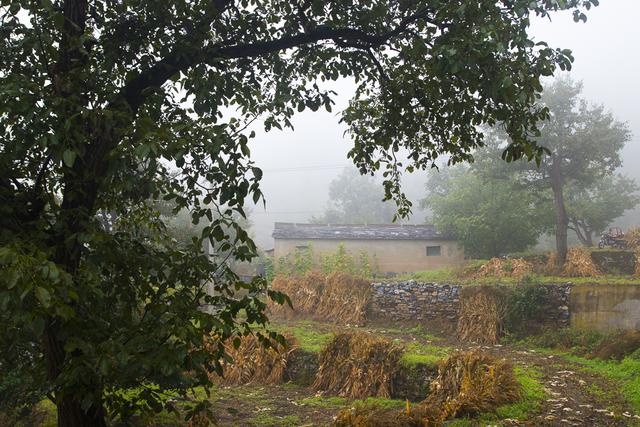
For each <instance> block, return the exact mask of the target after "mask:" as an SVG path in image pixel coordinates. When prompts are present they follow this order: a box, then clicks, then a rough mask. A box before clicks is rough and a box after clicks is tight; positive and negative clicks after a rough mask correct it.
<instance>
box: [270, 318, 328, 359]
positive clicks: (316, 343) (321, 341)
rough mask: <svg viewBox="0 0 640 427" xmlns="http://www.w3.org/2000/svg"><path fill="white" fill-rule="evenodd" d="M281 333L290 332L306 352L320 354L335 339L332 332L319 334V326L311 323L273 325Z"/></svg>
mask: <svg viewBox="0 0 640 427" xmlns="http://www.w3.org/2000/svg"><path fill="white" fill-rule="evenodd" d="M272 328H273V329H275V330H277V331H278V332H280V333H285V332H290V333H292V334H293V336H294V337H295V338H296V340H298V345H299V346H300V348H301V349H303V350H305V351H310V352H312V353H318V352H320V351H321V350H322V349H323V348H324V346H325V345H326V344H327V343H328V342H329V341H330V340H331V338H333V333H331V332H319V331H318V330H317V328H318V325H317V324H315V323H314V322H310V321H300V322H296V324H295V325H277V324H274V325H272Z"/></svg>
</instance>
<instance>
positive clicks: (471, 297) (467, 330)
mask: <svg viewBox="0 0 640 427" xmlns="http://www.w3.org/2000/svg"><path fill="white" fill-rule="evenodd" d="M506 297H507V295H506V291H505V290H504V289H503V288H501V287H498V286H467V287H463V288H462V290H461V291H460V311H459V315H458V326H457V335H458V339H460V340H462V341H471V342H476V343H480V344H497V343H498V342H499V341H500V337H501V336H502V333H503V331H504V318H505V313H506Z"/></svg>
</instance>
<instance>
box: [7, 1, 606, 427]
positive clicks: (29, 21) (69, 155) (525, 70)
mask: <svg viewBox="0 0 640 427" xmlns="http://www.w3.org/2000/svg"><path fill="white" fill-rule="evenodd" d="M592 4H597V1H596V0H568V1H562V2H559V1H550V0H544V1H537V2H531V1H530V0H510V1H506V0H505V1H495V0H481V1H475V2H448V1H438V0H436V1H413V2H407V1H381V0H373V1H370V2H364V3H354V2H352V1H344V0H336V1H327V2H322V1H301V2H291V1H289V0H269V1H267V0H248V1H231V0H189V1H187V0H176V1H171V2H167V1H165V0H162V1H161V0H144V1H142V0H122V1H107V0H93V1H91V2H89V1H88V0H42V1H19V0H3V1H2V2H0V17H1V18H0V19H1V22H0V34H2V37H0V58H2V61H0V170H2V175H1V176H0V265H1V267H2V274H0V308H1V310H0V322H1V323H2V324H3V328H2V329H1V330H0V344H1V345H2V346H3V347H9V346H11V345H17V344H21V348H23V349H29V351H32V352H33V355H32V356H31V357H27V358H25V359H24V360H27V361H28V362H29V363H33V366H32V369H33V370H39V371H41V372H45V373H46V378H47V380H46V384H45V388H46V389H47V390H48V396H50V397H51V398H52V400H53V401H54V402H55V404H56V406H57V410H58V412H57V413H58V424H59V425H61V426H98V427H100V426H104V425H106V421H105V414H106V412H107V410H108V412H109V413H110V414H112V416H115V417H119V418H120V419H123V420H124V421H125V422H126V417H127V416H128V415H131V413H132V412H133V411H135V410H145V409H146V410H149V408H155V409H156V410H157V409H160V408H162V404H163V401H162V400H161V398H160V396H161V394H159V393H158V390H157V389H156V388H154V387H159V388H160V390H163V389H171V390H176V391H178V392H180V393H183V394H184V393H186V390H188V389H189V388H190V387H194V386H196V385H201V384H205V385H206V384H209V379H208V375H207V374H208V372H209V371H211V370H220V369H221V365H220V359H221V358H222V357H223V348H222V346H221V345H220V342H221V340H224V339H226V338H227V337H231V336H234V335H237V334H243V333H249V331H250V325H251V324H255V323H264V322H266V317H265V316H264V312H263V309H264V302H263V301H262V299H261V298H260V296H261V295H262V292H263V291H264V287H263V284H260V283H257V282H256V283H252V284H244V285H242V284H238V286H243V287H246V288H247V294H246V296H243V297H236V296H235V294H234V289H235V288H236V286H235V284H236V282H237V278H235V277H234V275H233V274H232V272H230V271H229V269H228V268H226V267H225V265H224V264H218V263H216V262H215V261H214V260H211V259H208V258H207V257H205V256H203V254H202V251H201V245H200V243H201V242H195V244H193V245H191V246H190V247H189V249H188V250H185V249H184V248H176V247H175V245H174V244H173V243H172V241H171V239H168V235H167V233H166V228H165V227H164V225H163V224H162V221H161V219H160V218H159V216H158V213H157V212H154V211H153V210H152V209H149V208H148V206H147V201H148V200H150V199H152V200H158V199H167V200H173V201H174V202H175V203H176V209H178V210H179V209H183V208H187V209H189V211H190V212H191V219H192V221H193V222H195V223H197V222H198V221H199V220H200V219H202V218H207V219H208V220H209V221H211V224H210V225H208V226H206V227H204V228H203V229H202V234H201V238H200V239H199V240H201V241H202V240H209V241H210V242H211V243H212V244H213V245H214V246H215V248H216V249H217V250H219V251H221V252H223V253H226V252H228V251H231V253H232V256H233V257H234V258H237V259H249V258H251V257H252V256H253V255H254V254H255V245H254V244H253V242H252V241H251V239H250V238H249V236H248V235H247V233H246V231H245V230H244V229H243V228H242V227H241V226H239V225H238V224H237V223H236V222H235V220H234V215H240V216H244V215H245V213H244V201H245V199H246V198H248V197H249V198H253V200H255V201H259V200H260V199H261V197H262V195H261V192H260V189H259V180H260V178H261V175H262V172H261V171H260V170H259V169H258V168H256V167H254V166H253V164H252V163H251V161H250V153H249V149H248V139H249V138H251V137H252V136H253V134H252V133H249V132H247V131H246V130H245V129H246V126H247V125H248V124H249V123H250V122H252V121H254V120H255V119H256V118H258V117H259V118H260V120H261V121H262V122H263V123H264V127H265V129H266V130H270V129H272V128H274V127H275V128H282V127H286V126H291V121H290V119H291V117H292V116H293V115H294V114H295V112H296V111H302V110H304V109H305V108H310V109H312V110H316V109H318V108H320V107H322V106H324V107H325V108H327V109H330V108H331V105H332V96H333V95H334V94H333V93H332V92H330V91H327V90H325V89H324V88H323V87H322V82H323V81H325V80H336V79H338V78H340V77H350V78H353V79H354V80H355V81H356V82H357V90H356V94H355V97H354V99H353V100H352V101H351V103H350V105H349V107H348V108H347V109H346V111H344V112H343V116H342V118H343V120H344V121H345V123H346V124H347V125H348V127H349V131H350V133H351V135H352V136H353V140H354V147H353V149H352V150H351V152H350V154H349V156H350V157H351V158H352V159H353V161H354V163H355V164H356V165H357V166H358V168H359V169H360V171H361V172H362V173H371V172H374V171H376V170H380V169H382V170H384V178H385V182H384V188H385V197H393V198H395V199H396V200H397V203H398V206H399V212H400V213H401V214H405V213H406V212H407V211H408V209H409V203H408V201H407V200H406V198H405V197H404V196H403V194H402V191H401V189H400V174H401V173H402V172H403V171H404V170H408V171H411V170H413V169H415V168H427V167H429V166H430V165H431V163H432V162H433V161H434V160H435V159H436V158H438V157H439V156H442V155H446V156H448V158H449V159H450V162H452V163H455V162H460V161H465V160H468V159H469V158H470V154H469V153H470V152H471V150H472V149H473V148H475V147H477V146H478V145H481V144H482V142H483V135H482V133H481V132H480V131H479V130H478V126H481V125H483V124H488V125H494V124H497V123H500V124H502V125H503V126H504V128H505V129H506V130H507V133H508V135H509V137H510V138H511V139H512V141H513V142H512V143H511V144H510V145H509V147H507V153H508V155H509V157H510V158H512V159H517V158H520V157H521V156H524V155H526V156H527V157H528V158H529V159H531V158H533V157H535V156H536V155H540V154H541V149H540V147H538V146H537V145H536V143H535V141H532V140H531V138H530V136H531V135H532V134H535V132H536V123H537V122H538V121H539V120H540V119H544V118H545V117H547V112H546V110H545V109H544V108H538V107H535V106H534V105H535V103H536V101H537V99H538V96H539V92H540V91H541V90H542V87H541V84H540V79H541V77H542V76H548V75H551V74H553V72H554V71H555V70H556V68H557V67H560V68H562V69H567V68H569V67H570V64H571V61H572V58H571V55H570V52H568V51H565V50H559V49H553V48H550V47H548V46H547V45H546V44H544V43H536V42H534V41H533V40H532V38H531V37H530V36H529V35H528V29H529V25H530V19H531V18H532V16H534V15H535V16H541V17H546V16H548V13H549V12H550V11H554V10H559V9H572V10H573V12H574V17H575V19H576V20H584V19H586V18H585V16H584V14H583V12H584V10H585V9H588V8H589V7H590V6H591V5H592ZM401 148H402V149H404V152H407V153H408V158H407V160H403V159H400V158H399V157H398V155H399V154H398V153H399V152H400V149H401ZM101 212H109V213H110V214H111V213H112V214H113V215H115V218H118V222H117V223H116V224H115V226H114V227H110V228H105V227H103V223H102V222H101V221H100V220H99V216H100V214H101ZM227 229H232V230H233V234H232V235H230V234H228V233H226V232H225V230H227ZM208 282H209V283H210V282H213V283H215V286H216V292H215V295H207V294H206V293H205V292H204V284H206V283H208ZM271 295H272V296H273V297H276V298H278V299H279V300H281V301H282V297H281V296H279V295H277V294H273V293H272V294H271ZM203 302H205V303H207V304H210V305H212V306H214V307H216V311H215V312H214V313H204V312H203V311H201V310H200V309H199V308H200V306H201V304H202V303H203ZM241 312H242V313H245V314H246V317H239V316H238V314H239V313H241ZM205 339H207V340H209V341H210V346H208V347H207V346H205ZM3 354H4V353H3ZM7 366H10V365H7V364H5V363H4V362H0V368H2V369H4V368H6V367H7ZM148 385H153V387H144V386H148ZM141 390H142V391H141ZM129 391H130V392H132V393H133V392H135V393H139V394H140V396H139V398H134V399H132V400H131V399H130V400H127V396H130V394H129V393H128V392H129Z"/></svg>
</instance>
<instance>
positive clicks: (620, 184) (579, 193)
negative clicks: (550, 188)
mask: <svg viewBox="0 0 640 427" xmlns="http://www.w3.org/2000/svg"><path fill="white" fill-rule="evenodd" d="M637 191H638V185H637V184H636V182H635V181H634V180H633V179H631V178H628V177H626V176H623V175H609V176H605V177H603V178H601V179H599V180H596V181H595V182H594V183H593V184H592V185H590V186H587V187H584V186H581V185H580V184H579V183H578V184H574V185H569V186H567V191H566V204H567V217H568V227H569V229H570V230H572V231H573V232H575V233H576V235H577V236H578V239H579V240H580V242H581V243H582V244H583V245H585V246H593V243H594V240H593V237H594V236H597V234H598V233H601V232H602V231H603V230H604V229H606V228H607V226H609V225H610V224H611V223H612V222H613V221H614V220H615V219H616V218H619V217H621V216H622V215H623V214H624V212H625V211H626V210H629V209H633V208H635V207H636V206H637V205H638V203H640V197H639V196H638V194H637V193H636V192H637Z"/></svg>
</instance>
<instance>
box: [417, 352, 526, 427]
mask: <svg viewBox="0 0 640 427" xmlns="http://www.w3.org/2000/svg"><path fill="white" fill-rule="evenodd" d="M521 397H522V387H521V386H520V383H519V382H518V381H517V379H516V377H515V374H514V372H513V367H512V366H511V364H509V363H508V362H506V361H505V360H503V359H497V358H495V357H493V356H490V355H488V354H484V353H480V352H473V351H472V352H458V353H454V354H452V355H451V356H449V357H448V358H447V359H445V360H444V361H442V362H440V365H439V366H438V376H437V377H436V379H435V380H433V381H432V382H431V386H430V393H429V396H428V397H427V399H426V400H425V401H424V402H423V405H425V406H426V408H427V410H426V413H427V414H429V416H430V418H432V419H433V421H435V422H443V421H444V420H447V419H450V418H455V417H461V416H471V415H475V414H479V413H482V412H487V411H492V410H494V409H495V408H497V407H498V406H500V405H504V404H507V403H513V402H517V401H518V400H520V399H521Z"/></svg>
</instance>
